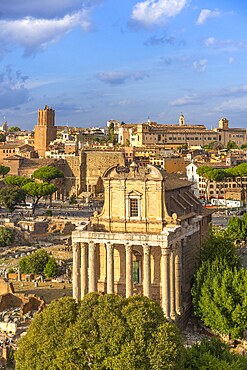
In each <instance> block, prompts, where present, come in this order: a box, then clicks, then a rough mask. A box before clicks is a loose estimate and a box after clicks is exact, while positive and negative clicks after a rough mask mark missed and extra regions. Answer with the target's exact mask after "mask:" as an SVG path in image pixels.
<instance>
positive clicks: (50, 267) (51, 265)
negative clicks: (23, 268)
mask: <svg viewBox="0 0 247 370" xmlns="http://www.w3.org/2000/svg"><path fill="white" fill-rule="evenodd" d="M57 270H58V264H57V262H56V260H55V258H54V257H51V258H50V259H49V261H48V262H47V263H46V265H45V268H44V274H45V276H46V277H47V278H51V277H55V276H56V275H57Z"/></svg>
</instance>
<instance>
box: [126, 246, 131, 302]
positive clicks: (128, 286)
mask: <svg viewBox="0 0 247 370" xmlns="http://www.w3.org/2000/svg"><path fill="white" fill-rule="evenodd" d="M125 255H126V298H128V297H131V296H132V294H133V261H132V245H130V244H125Z"/></svg>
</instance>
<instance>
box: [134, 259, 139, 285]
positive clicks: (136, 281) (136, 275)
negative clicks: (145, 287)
mask: <svg viewBox="0 0 247 370" xmlns="http://www.w3.org/2000/svg"><path fill="white" fill-rule="evenodd" d="M139 272H140V271H139V261H133V283H134V284H139V283H140V278H139V276H140V273H139Z"/></svg>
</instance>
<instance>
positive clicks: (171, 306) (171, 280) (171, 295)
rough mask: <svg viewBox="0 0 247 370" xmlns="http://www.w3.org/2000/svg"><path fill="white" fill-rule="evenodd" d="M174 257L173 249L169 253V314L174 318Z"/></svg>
mask: <svg viewBox="0 0 247 370" xmlns="http://www.w3.org/2000/svg"><path fill="white" fill-rule="evenodd" d="M174 265H175V259H174V251H172V252H171V255H170V302H171V305H170V308H171V311H170V314H171V318H175V316H176V310H175V268H174Z"/></svg>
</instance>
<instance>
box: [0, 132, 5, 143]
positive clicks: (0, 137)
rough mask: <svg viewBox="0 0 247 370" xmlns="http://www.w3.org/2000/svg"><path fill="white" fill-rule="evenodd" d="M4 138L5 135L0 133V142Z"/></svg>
mask: <svg viewBox="0 0 247 370" xmlns="http://www.w3.org/2000/svg"><path fill="white" fill-rule="evenodd" d="M5 139H6V137H5V135H4V134H2V133H0V142H1V143H3V142H4V141H5Z"/></svg>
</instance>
